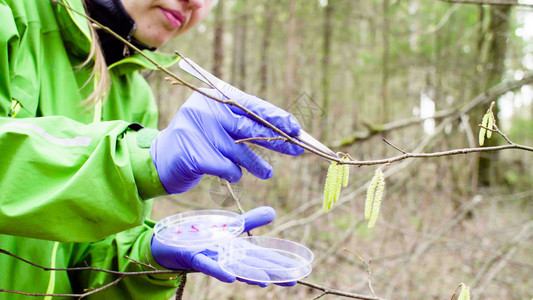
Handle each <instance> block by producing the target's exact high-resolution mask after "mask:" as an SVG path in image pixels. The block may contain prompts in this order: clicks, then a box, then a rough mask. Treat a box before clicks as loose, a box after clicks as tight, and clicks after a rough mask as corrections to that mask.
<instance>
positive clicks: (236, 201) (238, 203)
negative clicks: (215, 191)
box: [225, 180, 244, 214]
mask: <svg viewBox="0 0 533 300" xmlns="http://www.w3.org/2000/svg"><path fill="white" fill-rule="evenodd" d="M225 182H226V187H227V188H228V191H229V193H230V195H231V197H232V198H233V200H234V201H235V203H237V208H238V209H239V212H240V213H241V214H244V209H242V206H241V202H240V201H239V198H237V196H235V193H234V192H233V188H231V184H230V183H229V181H227V180H225Z"/></svg>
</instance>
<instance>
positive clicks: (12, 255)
mask: <svg viewBox="0 0 533 300" xmlns="http://www.w3.org/2000/svg"><path fill="white" fill-rule="evenodd" d="M0 253H3V254H6V255H9V256H11V257H13V258H15V259H18V260H20V261H22V262H24V263H27V264H29V265H32V266H34V267H37V268H39V269H42V270H45V271H69V272H70V271H95V272H103V273H109V274H115V275H125V276H136V275H155V274H179V273H181V272H183V271H185V272H188V273H192V272H196V271H195V270H183V271H182V270H154V271H141V272H120V271H112V270H105V269H100V268H95V267H91V266H87V267H73V268H48V267H44V266H41V265H38V264H36V263H33V262H31V261H29V260H26V259H24V258H22V257H20V256H18V255H15V254H13V253H11V252H9V251H7V250H4V249H0Z"/></svg>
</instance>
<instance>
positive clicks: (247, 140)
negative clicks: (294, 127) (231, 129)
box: [235, 136, 287, 144]
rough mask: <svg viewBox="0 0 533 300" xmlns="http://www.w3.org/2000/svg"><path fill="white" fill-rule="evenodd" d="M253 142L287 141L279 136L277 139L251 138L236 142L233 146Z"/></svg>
mask: <svg viewBox="0 0 533 300" xmlns="http://www.w3.org/2000/svg"><path fill="white" fill-rule="evenodd" d="M255 140H259V141H261V140H265V141H267V142H272V141H279V140H283V141H287V139H286V138H284V137H281V136H278V137H251V138H246V139H241V140H236V141H235V144H240V143H244V142H251V141H255Z"/></svg>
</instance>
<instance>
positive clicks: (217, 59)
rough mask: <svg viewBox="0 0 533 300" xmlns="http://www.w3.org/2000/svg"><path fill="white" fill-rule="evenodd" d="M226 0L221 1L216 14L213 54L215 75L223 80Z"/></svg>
mask: <svg viewBox="0 0 533 300" xmlns="http://www.w3.org/2000/svg"><path fill="white" fill-rule="evenodd" d="M223 37H224V0H219V1H218V4H217V8H216V13H215V39H214V47H213V49H214V53H213V63H214V65H213V75H215V76H217V77H219V78H222V68H223V66H224V44H223Z"/></svg>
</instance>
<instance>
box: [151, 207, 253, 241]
mask: <svg viewBox="0 0 533 300" xmlns="http://www.w3.org/2000/svg"><path fill="white" fill-rule="evenodd" d="M243 230H244V219H243V218H241V217H240V215H239V214H237V213H234V212H231V211H224V210H196V211H189V212H184V213H180V214H177V215H172V216H169V217H166V218H164V219H162V220H161V221H159V222H158V223H157V224H156V225H155V227H154V234H155V237H156V239H158V240H159V241H160V242H162V243H165V244H167V245H171V246H175V247H188V248H189V247H190V248H196V247H207V246H212V245H216V244H219V243H221V242H222V241H226V240H228V239H233V238H235V237H236V236H238V235H239V234H241V233H242V232H243Z"/></svg>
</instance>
